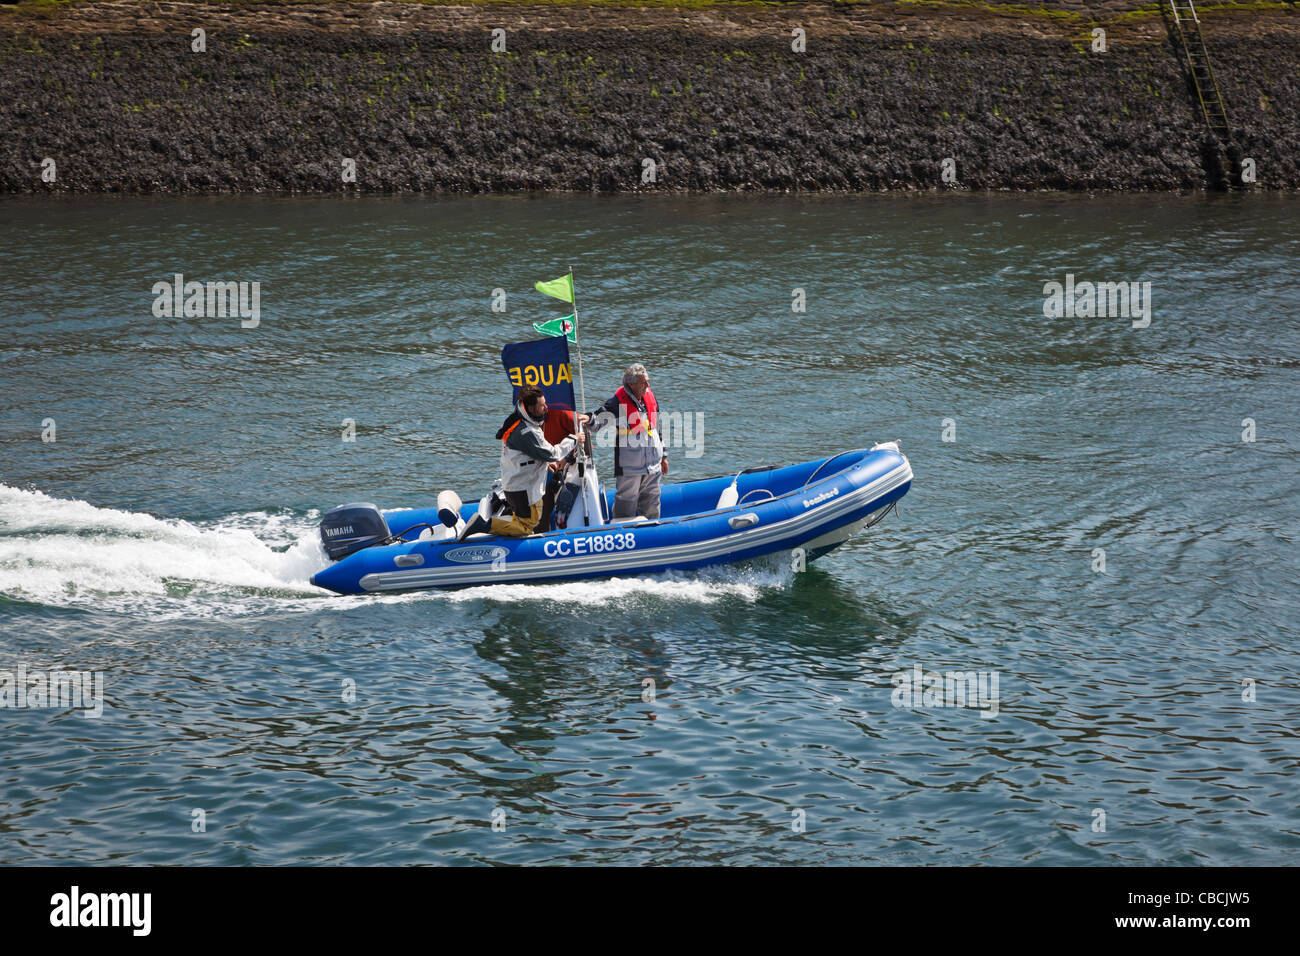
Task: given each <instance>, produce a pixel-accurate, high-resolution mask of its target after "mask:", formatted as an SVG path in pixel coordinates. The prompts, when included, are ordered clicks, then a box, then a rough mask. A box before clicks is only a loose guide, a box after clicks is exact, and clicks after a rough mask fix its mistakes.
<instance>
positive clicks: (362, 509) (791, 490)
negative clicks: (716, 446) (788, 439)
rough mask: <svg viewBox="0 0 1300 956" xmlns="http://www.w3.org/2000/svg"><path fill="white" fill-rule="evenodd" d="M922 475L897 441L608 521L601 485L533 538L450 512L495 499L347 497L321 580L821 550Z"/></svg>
mask: <svg viewBox="0 0 1300 956" xmlns="http://www.w3.org/2000/svg"><path fill="white" fill-rule="evenodd" d="M911 484H912V468H911V465H910V464H909V463H908V460H907V457H906V456H905V455H903V454H902V453H901V452H900V451H899V450H898V446H897V444H895V443H892V442H890V443H886V444H880V445H876V446H874V447H873V448H871V449H862V450H858V451H851V452H845V453H843V454H840V455H835V456H834V457H831V458H821V459H817V460H815V461H808V462H804V463H802V464H798V465H788V466H785V467H772V468H760V469H751V470H748V471H745V472H742V473H740V474H739V475H737V476H734V477H733V476H731V475H727V476H724V477H721V478H706V479H701V480H699V481H686V482H679V483H666V484H664V485H663V490H662V494H661V498H660V517H659V518H658V519H657V520H654V521H649V520H646V519H645V518H642V517H637V518H631V519H625V520H617V521H610V520H608V517H607V516H608V515H609V513H610V508H611V507H612V505H613V500H612V497H613V496H612V494H611V493H607V492H602V491H599V489H598V486H594V487H595V488H596V490H595V491H593V494H594V495H595V497H594V498H593V499H592V502H593V503H592V505H591V506H590V507H589V509H588V510H589V511H590V512H591V513H590V514H589V515H587V516H584V512H583V509H576V510H575V512H574V514H571V515H570V518H569V522H568V526H567V528H564V529H559V530H553V531H549V532H547V533H545V534H533V535H530V536H529V537H526V538H507V537H501V536H497V535H491V534H475V535H471V536H470V537H468V538H466V539H465V540H464V541H457V540H456V539H455V529H449V528H446V527H444V522H446V521H449V520H453V521H454V520H455V517H456V512H457V511H458V512H459V518H460V521H461V522H462V527H463V522H464V521H467V520H469V519H470V518H471V517H472V516H473V515H474V513H475V512H476V510H478V509H479V508H482V507H484V506H483V505H474V504H466V505H460V506H459V508H457V509H452V510H451V511H450V515H451V517H450V518H448V517H447V514H448V510H447V509H446V508H445V503H443V502H442V501H441V496H440V503H443V504H444V511H443V514H444V519H443V522H440V521H439V509H438V508H436V507H435V508H420V509H410V510H403V511H389V512H384V513H381V512H380V511H379V510H378V509H377V508H375V507H374V506H373V505H369V504H359V505H345V506H342V507H341V508H338V509H335V510H334V511H332V512H330V513H329V514H327V515H326V516H325V519H326V520H324V521H322V524H321V534H322V540H323V541H324V544H325V547H326V551H327V553H329V554H330V556H331V557H338V560H336V561H334V563H332V564H330V565H329V566H328V567H326V568H325V569H323V570H321V571H319V572H318V573H317V574H316V575H315V576H313V577H312V579H311V580H312V583H313V584H314V585H316V586H318V587H321V588H326V589H328V590H330V591H335V592H337V593H339V594H374V593H383V592H394V591H412V590H423V589H428V588H454V587H464V586H466V585H475V584H501V583H526V582H542V581H548V582H549V581H568V580H576V579H580V578H599V577H615V576H618V577H627V576H635V575H642V574H650V573H653V572H656V571H668V570H674V571H689V570H693V569H695V568H702V567H706V566H708V565H714V564H727V563H731V562H736V561H746V560H749V559H753V558H761V557H763V556H765V555H771V554H777V553H780V552H791V553H795V554H800V550H801V556H802V557H803V558H805V559H806V560H812V559H813V558H817V557H820V556H821V555H823V554H825V553H826V552H828V551H830V550H832V549H833V548H836V547H838V546H839V545H841V544H843V543H844V542H845V541H846V540H848V538H849V537H850V536H851V535H853V534H855V533H856V532H858V531H860V530H862V529H863V528H866V527H869V526H871V525H873V524H875V523H876V522H877V521H879V520H881V519H882V518H883V517H884V516H885V514H886V512H887V511H888V510H889V508H890V507H891V506H892V505H894V504H895V502H897V501H898V500H899V499H900V498H902V497H903V495H905V494H907V491H908V489H909V488H910V487H911ZM444 494H450V493H449V492H444ZM453 497H454V496H453ZM597 501H598V502H599V504H596V502H597ZM455 502H456V504H457V505H459V499H458V498H457V499H455Z"/></svg>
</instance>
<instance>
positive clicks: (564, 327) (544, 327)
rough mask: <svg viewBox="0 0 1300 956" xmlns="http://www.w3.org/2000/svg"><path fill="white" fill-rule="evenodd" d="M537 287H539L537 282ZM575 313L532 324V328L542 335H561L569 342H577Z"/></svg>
mask: <svg viewBox="0 0 1300 956" xmlns="http://www.w3.org/2000/svg"><path fill="white" fill-rule="evenodd" d="M538 285H541V283H540V282H539V283H538ZM577 318H578V316H577V313H574V314H573V315H566V316H565V317H564V318H562V319H551V320H550V321H549V322H534V323H533V328H535V329H536V330H537V331H538V332H541V333H542V334H543V335H563V336H564V337H565V338H566V339H568V340H569V341H570V342H576V341H578V326H577Z"/></svg>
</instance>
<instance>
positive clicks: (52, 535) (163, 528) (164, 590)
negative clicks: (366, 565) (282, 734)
mask: <svg viewBox="0 0 1300 956" xmlns="http://www.w3.org/2000/svg"><path fill="white" fill-rule="evenodd" d="M276 543H278V544H279V545H280V547H279V549H277V548H276V547H275V546H274V545H275V544H276ZM285 544H288V545H289V546H288V548H287V549H285V548H284V545H285ZM325 563H326V559H325V554H324V552H323V550H322V549H321V547H320V543H319V540H318V539H317V537H316V533H315V524H314V522H313V521H312V520H311V517H310V516H307V517H302V516H298V517H294V516H290V515H284V514H278V515H276V514H259V513H256V512H255V513H252V514H245V515H235V516H231V517H229V518H225V519H222V520H221V521H219V522H214V523H213V525H212V526H211V527H202V526H199V525H195V524H191V523H190V522H188V521H181V520H176V519H163V518H156V517H154V516H153V515H148V514H141V513H138V512H131V511H118V510H116V509H113V508H98V507H96V506H94V505H92V504H89V503H88V502H85V501H76V500H67V499H61V498H52V497H50V496H49V495H47V494H45V493H44V492H40V491H25V490H23V489H19V488H10V487H8V486H6V485H0V593H3V594H5V595H7V596H9V597H12V598H17V599H20V600H28V601H36V602H39V603H42V604H56V605H94V606H108V607H116V608H122V609H125V608H127V607H130V606H131V604H132V602H131V601H130V598H132V597H137V598H138V597H143V596H153V597H168V596H170V597H181V598H183V597H187V596H188V595H190V594H195V595H203V594H207V595H210V596H217V595H221V594H223V593H224V594H237V593H240V592H242V593H245V594H248V593H257V592H273V593H277V594H295V593H296V594H301V595H308V594H311V595H317V594H320V593H321V592H320V591H319V590H318V589H316V588H313V587H312V586H311V584H310V583H309V580H308V579H309V578H310V577H311V575H312V574H314V573H315V572H316V571H317V570H319V569H320V568H322V567H324V566H325ZM123 599H125V600H123Z"/></svg>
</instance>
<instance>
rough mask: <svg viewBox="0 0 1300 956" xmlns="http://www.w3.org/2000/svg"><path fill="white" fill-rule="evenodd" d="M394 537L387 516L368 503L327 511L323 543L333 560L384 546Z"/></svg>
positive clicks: (322, 533) (322, 522)
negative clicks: (385, 518)
mask: <svg viewBox="0 0 1300 956" xmlns="http://www.w3.org/2000/svg"><path fill="white" fill-rule="evenodd" d="M392 536H393V534H392V532H391V531H389V530H388V522H387V521H385V520H384V516H383V514H382V513H381V512H380V510H379V509H378V508H377V507H375V506H374V505H372V504H370V502H368V501H359V502H356V503H354V504H350V505H339V506H338V507H337V508H334V509H332V510H330V511H327V512H325V517H323V518H321V522H320V540H321V544H323V545H324V546H325V553H326V554H328V555H329V558H330V560H331V561H339V560H341V559H343V558H346V557H347V556H348V555H349V554H354V553H355V552H357V551H360V550H361V549H362V548H368V547H370V546H371V545H375V544H382V543H384V542H385V541H387V540H388V539H389V538H391V537H392Z"/></svg>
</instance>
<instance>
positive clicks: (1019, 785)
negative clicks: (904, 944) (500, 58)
mask: <svg viewBox="0 0 1300 956" xmlns="http://www.w3.org/2000/svg"><path fill="white" fill-rule="evenodd" d="M0 213H2V214H0V240H2V245H3V248H4V250H5V255H4V256H3V258H0V291H2V292H3V294H4V302H5V313H6V315H7V316H8V321H7V323H6V335H5V336H4V339H3V341H2V342H0V670H5V669H9V670H12V669H16V667H17V666H18V665H20V664H25V665H26V666H27V667H28V668H29V669H36V668H45V667H49V666H51V665H62V666H64V667H66V668H75V669H80V670H99V671H102V672H103V673H104V675H105V679H106V681H107V685H106V691H105V693H106V697H107V704H106V707H105V711H104V715H103V717H102V718H100V719H84V718H82V717H81V716H78V715H76V714H74V713H70V712H66V711H58V710H33V709H25V710H19V709H7V710H0V757H2V758H3V759H2V761H0V830H3V835H2V836H0V861H4V862H10V863H13V862H34V861H56V862H64V861H67V862H72V861H80V862H107V861H117V862H129V863H226V864H228V863H289V862H330V863H351V864H372V863H452V864H463V863H561V862H583V863H598V862H612V863H647V862H653V863H781V864H800V863H803V864H811V863H862V862H879V863H926V864H934V863H1046V864H1094V863H1116V862H1120V863H1137V864H1168V863H1178V864H1195V863H1220V864H1249V863H1287V862H1292V863H1293V862H1295V861H1296V858H1297V851H1298V850H1300V809H1298V807H1297V804H1298V801H1297V799H1296V773H1297V762H1298V761H1300V746H1298V745H1297V737H1296V735H1297V714H1300V690H1298V689H1297V679H1298V678H1300V666H1298V664H1300V658H1298V657H1297V653H1296V647H1295V642H1296V639H1297V635H1296V632H1297V627H1296V625H1297V616H1298V615H1297V604H1296V600H1297V599H1296V595H1297V593H1300V561H1298V559H1297V550H1296V531H1297V527H1300V521H1298V520H1297V518H1298V511H1300V508H1298V506H1297V504H1296V493H1297V490H1298V488H1297V486H1298V484H1300V482H1298V481H1297V473H1298V471H1300V469H1298V468H1297V464H1298V459H1297V447H1296V410H1297V408H1300V387H1298V385H1297V369H1298V368H1300V328H1298V325H1300V323H1298V321H1297V319H1296V315H1297V313H1298V312H1300V293H1298V292H1297V278H1298V276H1300V266H1298V265H1297V263H1298V262H1300V241H1298V240H1297V233H1296V229H1295V223H1296V222H1297V221H1300V215H1298V214H1300V203H1298V202H1297V201H1296V200H1294V199H1270V198H1246V197H1228V198H1204V197H1170V196H1160V197H1138V198H1089V197H1082V196H1080V197H1059V196H1031V197H925V198H892V197H891V198H854V199H848V198H835V199H820V200H799V199H772V198H765V199H718V198H651V199H621V200H600V199H586V198H541V199H528V200H520V199H472V200H451V201H440V200H432V199H425V200H402V201H393V200H364V201H345V200H338V199H330V200H289V199H270V200H267V199H213V200H183V201H179V200H177V201H174V200H129V201H113V200H77V201H67V202H60V201H45V202H36V201H30V200H14V199H9V200H4V201H3V202H0ZM570 263H571V264H573V266H574V267H575V268H576V270H577V276H578V290H579V306H580V309H581V315H582V316H583V319H584V325H583V336H584V342H585V343H586V345H587V348H586V374H585V381H586V385H587V397H588V403H589V404H594V402H595V401H596V400H597V399H598V398H603V397H605V396H606V395H607V394H608V393H609V392H610V391H611V390H612V389H613V388H614V387H615V386H616V384H617V379H618V373H619V371H620V370H621V368H622V367H623V365H624V364H626V363H627V362H628V361H631V360H641V361H643V362H644V363H645V364H646V365H648V366H649V367H650V368H651V371H652V375H653V381H654V385H655V390H656V393H657V394H658V396H659V398H660V401H661V403H662V404H663V405H664V407H665V408H666V409H676V410H680V411H686V412H689V413H691V414H694V413H695V412H701V413H703V415H704V418H703V424H704V435H703V447H702V451H703V453H702V454H701V455H700V456H699V457H696V458H689V457H686V456H685V454H684V452H685V450H684V449H679V450H678V451H677V452H676V453H675V454H674V456H673V466H674V474H675V475H677V476H681V477H701V476H706V475H716V474H722V473H727V472H731V471H735V470H737V469H738V468H740V467H742V466H745V465H749V464H755V463H779V462H788V461H795V460H803V459H807V458H812V457H814V456H820V455H826V454H830V453H833V452H836V451H840V450H843V449H847V448H853V447H861V446H864V445H867V444H870V443H872V442H874V441H877V440H889V439H897V440H899V441H901V443H902V447H903V450H904V451H905V452H906V453H907V454H908V455H909V456H910V458H911V461H912V465H913V468H914V469H915V471H916V481H915V484H914V486H913V489H912V492H911V493H910V494H909V495H908V496H907V498H905V499H904V500H903V502H902V506H901V510H900V514H899V515H898V516H897V517H896V518H895V517H891V518H890V519H889V520H887V521H886V522H885V523H883V524H882V525H880V526H879V527H878V528H876V529H874V530H872V531H871V532H869V533H868V534H866V535H864V536H861V537H859V538H856V539H854V540H853V541H852V542H850V543H849V544H848V545H846V546H845V547H843V548H841V549H840V550H839V551H837V552H836V553H834V554H833V555H830V556H828V557H827V558H825V559H823V560H822V561H820V562H818V563H817V564H816V565H814V566H813V567H812V568H811V569H810V570H809V571H808V572H807V573H804V574H795V573H793V572H792V571H790V570H788V569H787V568H786V567H785V566H784V565H781V564H778V563H772V564H770V565H767V566H761V567H748V568H739V569H727V570H720V571H717V572H714V573H711V574H707V575H685V576H672V577H659V578H648V579H638V580H613V581H606V582H598V583H586V584H576V585H573V584H570V585H547V586H497V587H488V588H482V589H474V590H466V591H460V592H456V593H451V594H416V595H401V596H385V597H375V598H340V597H334V596H327V595H325V594H322V593H320V592H317V591H315V590H314V589H313V588H312V587H311V586H310V585H309V584H308V583H307V579H308V577H309V576H310V574H311V573H312V572H313V571H315V570H316V569H317V568H318V567H319V566H320V564H321V562H322V560H323V556H322V554H321V552H320V550H319V546H318V545H317V544H316V542H315V531H314V529H315V520H316V518H317V517H318V516H319V513H320V512H321V511H322V510H324V509H327V508H329V507H332V506H333V505H336V504H339V503H342V502H344V501H351V500H358V499H360V500H374V501H377V502H379V503H380V504H382V505H383V506H385V507H399V506H414V505H419V504H423V503H426V502H427V501H429V500H430V499H431V497H432V495H433V494H435V493H436V492H437V491H438V490H439V489H441V488H443V487H454V488H457V489H458V490H460V491H461V492H462V494H464V495H465V496H466V497H471V496H476V495H477V494H478V493H480V491H481V489H482V488H483V486H484V484H485V482H486V481H487V480H488V479H489V478H490V477H491V475H492V473H493V471H494V469H495V468H496V465H497V452H496V450H495V448H494V443H493V441H492V439H491V434H492V431H493V430H494V428H495V426H496V425H497V424H498V423H499V421H500V419H501V418H502V417H503V416H504V414H505V412H506V410H507V409H506V407H505V397H506V393H505V389H504V376H503V375H502V373H501V370H500V367H499V364H498V354H499V349H500V346H501V344H502V343H503V342H506V341H514V340H519V339H523V338H528V337H531V335H530V324H531V323H532V322H534V321H539V320H542V319H544V318H548V317H550V316H551V315H553V314H555V313H554V310H553V308H552V307H551V305H550V304H548V302H547V300H543V299H542V297H541V296H539V295H537V294H536V293H534V292H532V291H531V284H532V282H533V281H535V280H537V279H543V278H551V277H552V276H554V275H558V274H560V273H561V272H563V271H564V270H565V268H566V267H567V266H568V265H569V264H570ZM178 272H179V273H183V274H184V275H185V276H186V278H194V279H200V280H208V279H232V280H250V281H251V280H257V281H260V282H261V283H262V316H261V324H260V325H259V326H258V327H257V328H256V329H241V328H240V325H239V321H238V320H237V319H233V320H232V319H207V318H190V319H185V318H181V319H158V318H155V317H154V316H153V315H152V314H151V311H150V309H151V305H152V303H153V295H152V293H151V291H150V289H151V287H152V285H153V284H154V283H155V282H157V281H160V280H168V279H169V278H170V277H171V276H172V275H173V274H175V273H178ZM1066 273H1073V274H1075V275H1076V277H1077V278H1078V279H1079V280H1084V279H1091V280H1102V281H1123V280H1138V279H1142V280H1149V281H1151V282H1152V284H1153V285H1152V303H1153V316H1152V322H1151V325H1150V327H1149V328H1146V329H1134V328H1132V325H1131V323H1130V322H1129V321H1128V320H1127V319H1123V318H1097V317H1089V318H1064V317H1063V318H1044V316H1043V284H1044V283H1045V282H1047V281H1049V280H1053V279H1055V280H1058V281H1064V279H1065V275H1066ZM497 288H501V289H504V290H505V291H506V293H507V296H508V299H507V303H508V311H507V312H506V313H505V314H499V313H494V312H492V310H491V296H492V292H493V290H494V289H497ZM795 289H803V290H805V292H806V295H807V302H808V309H807V312H806V313H805V314H802V315H800V314H795V313H793V312H792V311H791V302H792V295H793V292H794V290H795ZM345 418H351V419H353V420H354V421H355V423H356V435H357V439H356V441H355V442H354V443H344V442H343V441H341V431H342V426H341V423H342V421H343V419H345ZM46 419H54V421H55V428H56V433H55V434H56V439H57V440H55V441H53V442H43V441H42V440H41V436H42V431H43V429H44V428H46V426H45V425H44V424H43V423H44V422H45V420H46ZM944 419H951V420H952V422H951V428H952V429H955V435H953V434H952V432H951V431H950V437H955V441H950V442H945V441H943V440H942V438H943V432H944V428H945V424H944ZM1245 419H1251V420H1252V421H1253V422H1254V423H1255V424H1254V428H1255V436H1254V437H1255V440H1254V441H1253V442H1250V441H1245V440H1243V431H1244V430H1246V429H1247V428H1248V427H1249V426H1247V425H1245V424H1243V422H1244V420H1245ZM602 463H603V464H604V465H605V467H606V470H608V467H609V464H608V461H607V460H604V461H603V462H602ZM1098 549H1100V550H1098ZM1102 552H1104V555H1103V554H1102ZM1103 557H1104V562H1105V571H1104V573H1101V572H1100V571H1099V570H1096V569H1097V568H1099V567H1100V561H1101V559H1102V558H1103ZM915 665H919V666H921V667H922V668H924V669H925V670H926V671H946V670H961V671H970V670H980V671H991V672H996V673H997V674H998V676H999V702H998V713H997V715H996V716H995V717H993V718H991V719H985V718H983V717H981V716H980V714H979V713H978V712H976V711H975V710H970V709H928V710H912V709H906V708H896V707H895V706H893V700H892V697H891V692H892V691H893V689H894V688H893V684H892V682H891V675H893V674H895V673H896V672H898V671H901V670H905V669H910V668H912V667H913V666H915ZM646 678H650V679H652V680H653V681H654V685H655V699H654V700H653V701H652V702H650V701H646V700H644V699H643V694H644V693H645V691H646V690H647V688H646V687H645V686H644V684H643V682H644V681H645V679H646ZM349 682H355V700H354V701H351V702H349V701H347V700H345V699H344V695H345V690H347V689H348V688H350V687H351V686H352V684H351V683H349ZM1252 682H1253V683H1252ZM1252 689H1253V696H1254V699H1253V700H1251V699H1248V698H1250V697H1251V696H1252V693H1251V691H1252ZM1243 698H1246V699H1243ZM195 809H203V810H204V811H205V813H206V832H201V833H199V832H194V830H193V826H192V822H193V819H194V817H193V811H194V810H195ZM496 811H500V812H499V813H497V814H496V819H497V820H498V821H499V824H504V829H501V827H500V825H499V826H498V827H497V829H494V828H493V825H492V824H493V819H494V812H496ZM798 811H802V819H803V821H804V826H805V827H806V829H805V830H804V832H797V828H796V827H795V826H793V824H794V823H796V822H798V820H799V819H800V815H799V813H798ZM1097 811H1102V813H1103V815H1099V814H1098V813H1097ZM1101 823H1104V829H1099V828H1098V826H1099V824H1101Z"/></svg>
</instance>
